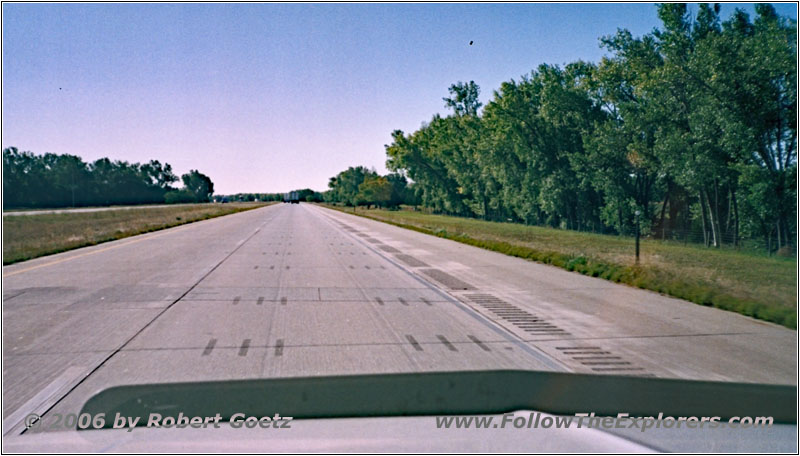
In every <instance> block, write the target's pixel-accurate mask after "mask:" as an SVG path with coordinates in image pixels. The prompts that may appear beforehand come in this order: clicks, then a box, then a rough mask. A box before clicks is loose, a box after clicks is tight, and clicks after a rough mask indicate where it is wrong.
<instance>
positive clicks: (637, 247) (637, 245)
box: [634, 210, 641, 264]
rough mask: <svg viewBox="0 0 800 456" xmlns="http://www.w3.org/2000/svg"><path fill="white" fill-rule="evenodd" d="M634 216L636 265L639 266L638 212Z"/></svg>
mask: <svg viewBox="0 0 800 456" xmlns="http://www.w3.org/2000/svg"><path fill="white" fill-rule="evenodd" d="M634 214H635V215H636V264H639V214H641V212H640V211H638V210H637V211H636V212H634Z"/></svg>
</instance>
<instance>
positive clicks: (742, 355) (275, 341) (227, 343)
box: [3, 204, 797, 435]
mask: <svg viewBox="0 0 800 456" xmlns="http://www.w3.org/2000/svg"><path fill="white" fill-rule="evenodd" d="M796 337H797V333H796V332H795V331H792V330H789V329H786V328H782V327H779V326H777V325H773V324H770V323H765V322H761V321H756V320H753V319H750V318H747V317H743V316H740V315H737V314H734V313H731V312H724V311H720V310H717V309H712V308H707V307H702V306H699V305H696V304H692V303H688V302H685V301H681V300H677V299H672V298H668V297H665V296H661V295H659V294H656V293H652V292H648V291H643V290H638V289H634V288H631V287H628V286H624V285H618V284H614V283H610V282H607V281H604V280H601V279H595V278H591V277H586V276H582V275H579V274H577V273H571V272H567V271H564V270H561V269H557V268H555V267H551V266H546V265H541V264H536V263H532V262H529V261H525V260H522V259H518V258H512V257H507V256H504V255H501V254H498V253H494V252H489V251H485V250H481V249H478V248H474V247H470V246H466V245H463V244H458V243H455V242H452V241H448V240H444V239H440V238H437V237H433V236H427V235H424V234H420V233H416V232H413V231H408V230H403V229H401V228H397V227H394V226H391V225H386V224H382V223H379V222H375V221H371V220H367V219H364V218H361V217H356V216H353V215H349V214H344V213H341V212H337V211H333V210H329V209H324V208H321V207H318V206H313V205H310V204H300V205H286V204H282V205H274V206H269V207H265V208H261V209H256V210H252V211H247V212H243V213H238V214H234V215H229V216H225V217H220V218H216V219H212V220H208V221H203V222H198V223H192V224H189V225H184V226H180V227H176V228H172V229H168V230H164V231H158V232H154V233H149V234H145V235H141V236H136V237H132V238H127V239H122V240H119V241H115V242H110V243H105V244H101V245H97V246H93V247H88V248H83V249H78V250H73V251H70V252H65V253H62V254H58V255H52V256H48V257H43V258H39V259H35V260H31V261H27V262H23V263H19V264H14V265H11V266H6V267H4V268H3V423H4V427H5V429H6V431H5V432H6V434H7V435H8V434H9V433H18V432H19V431H21V429H22V428H21V421H22V419H23V418H24V417H25V415H26V414H28V413H32V412H36V413H39V414H42V413H44V412H47V413H62V414H65V413H76V412H78V411H79V410H80V408H81V406H82V404H83V403H84V402H85V401H86V400H87V399H88V398H89V397H91V396H92V395H93V394H94V393H96V392H98V391H100V390H102V389H105V388H107V387H110V386H114V385H123V384H133V383H153V382H159V383H164V382H179V381H197V380H222V379H249V378H267V377H285V376H311V375H324V374H348V373H386V372H411V371H436V370H462V369H469V370H476V369H539V370H541V369H547V370H560V371H572V372H583V373H596V374H623V375H639V376H657V377H679V378H693V379H708V380H724V381H744V382H759V383H778V384H796V380H795V379H796V376H797V373H796V369H797V365H796V357H797V349H796V347H797V345H796Z"/></svg>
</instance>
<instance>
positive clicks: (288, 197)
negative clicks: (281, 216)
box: [283, 192, 300, 204]
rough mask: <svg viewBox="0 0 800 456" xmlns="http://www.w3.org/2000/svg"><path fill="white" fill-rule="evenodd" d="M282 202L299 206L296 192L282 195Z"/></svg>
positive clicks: (298, 197)
mask: <svg viewBox="0 0 800 456" xmlns="http://www.w3.org/2000/svg"><path fill="white" fill-rule="evenodd" d="M283 202H284V203H290V204H300V196H299V195H298V193H297V192H289V193H284V194H283Z"/></svg>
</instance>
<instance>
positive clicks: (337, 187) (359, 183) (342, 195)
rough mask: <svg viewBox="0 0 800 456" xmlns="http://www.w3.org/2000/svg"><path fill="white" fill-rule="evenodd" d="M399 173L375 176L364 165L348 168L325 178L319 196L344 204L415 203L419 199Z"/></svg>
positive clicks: (384, 205) (393, 205) (372, 171)
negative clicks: (323, 188)
mask: <svg viewBox="0 0 800 456" xmlns="http://www.w3.org/2000/svg"><path fill="white" fill-rule="evenodd" d="M412 187H413V186H409V183H408V179H406V177H405V176H404V175H403V174H401V173H390V174H387V175H386V176H381V175H379V174H378V173H377V172H376V171H375V170H374V169H368V168H366V167H364V166H356V167H352V166H351V167H349V168H347V169H346V170H344V171H342V172H340V173H339V174H337V175H336V176H334V177H331V178H330V180H329V181H328V191H327V192H325V193H324V194H323V199H324V200H325V201H326V202H330V203H342V204H345V205H347V206H368V207H371V206H372V205H375V206H377V207H397V206H399V205H400V204H412V205H417V204H419V199H418V198H417V197H416V195H415V194H414V191H413V188H412Z"/></svg>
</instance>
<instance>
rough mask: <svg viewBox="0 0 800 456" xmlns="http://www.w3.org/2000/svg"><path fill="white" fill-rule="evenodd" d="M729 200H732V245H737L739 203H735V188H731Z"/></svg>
mask: <svg viewBox="0 0 800 456" xmlns="http://www.w3.org/2000/svg"><path fill="white" fill-rule="evenodd" d="M731 201H732V202H733V245H735V246H736V247H739V205H738V204H736V191H735V190H731Z"/></svg>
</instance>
